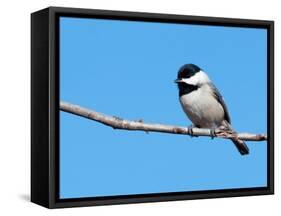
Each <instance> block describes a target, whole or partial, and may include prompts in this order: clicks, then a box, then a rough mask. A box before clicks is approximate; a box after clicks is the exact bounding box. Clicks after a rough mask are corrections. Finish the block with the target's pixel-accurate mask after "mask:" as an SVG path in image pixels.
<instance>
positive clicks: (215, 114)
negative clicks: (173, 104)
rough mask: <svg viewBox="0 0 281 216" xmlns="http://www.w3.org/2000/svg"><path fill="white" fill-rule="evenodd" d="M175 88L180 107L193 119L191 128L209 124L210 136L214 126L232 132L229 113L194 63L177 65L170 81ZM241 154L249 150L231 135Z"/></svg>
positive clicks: (215, 90)
mask: <svg viewBox="0 0 281 216" xmlns="http://www.w3.org/2000/svg"><path fill="white" fill-rule="evenodd" d="M174 82H175V83H176V84H177V86H178V90H179V101H180V104H181V106H182V108H183V111H184V112H185V114H186V115H187V117H188V118H189V119H190V120H191V122H192V123H193V125H192V126H189V128H188V129H189V131H190V132H191V134H192V128H193V127H197V128H209V129H211V137H212V138H214V136H215V130H216V129H217V128H223V129H225V130H228V131H231V132H233V133H236V132H235V131H234V129H233V128H232V126H231V119H230V115H229V112H228V109H227V106H226V103H225V102H224V99H223V97H222V95H221V94H220V92H219V90H218V89H217V88H216V86H215V85H214V84H213V82H212V81H211V80H210V78H209V77H208V75H207V74H206V73H205V72H204V71H203V70H202V69H201V68H200V67H199V66H197V65H195V64H185V65H183V66H182V67H180V69H179V71H178V75H177V79H176V80H175V81H174ZM231 141H232V142H233V143H234V145H235V146H236V148H237V149H238V151H239V152H240V154H241V155H247V154H249V148H248V147H247V145H246V143H245V142H244V141H243V140H240V139H238V138H234V137H233V138H231Z"/></svg>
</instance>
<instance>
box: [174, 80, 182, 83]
mask: <svg viewBox="0 0 281 216" xmlns="http://www.w3.org/2000/svg"><path fill="white" fill-rule="evenodd" d="M174 82H175V83H181V82H183V81H182V80H181V79H176V80H175V81H174Z"/></svg>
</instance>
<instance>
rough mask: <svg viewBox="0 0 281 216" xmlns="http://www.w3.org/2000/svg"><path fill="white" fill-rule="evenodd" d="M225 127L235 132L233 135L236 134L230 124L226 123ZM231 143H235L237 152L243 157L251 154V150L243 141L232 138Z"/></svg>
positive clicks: (224, 123)
mask: <svg viewBox="0 0 281 216" xmlns="http://www.w3.org/2000/svg"><path fill="white" fill-rule="evenodd" d="M223 125H224V126H225V127H226V128H228V129H229V130H231V131H233V133H236V132H235V130H233V128H232V127H231V125H230V123H229V122H227V121H224V122H223ZM231 141H232V142H233V143H234V145H235V146H236V148H237V150H238V151H239V152H240V154H241V155H247V154H249V148H248V146H247V145H246V143H245V142H244V141H243V140H240V139H238V138H235V137H234V138H231Z"/></svg>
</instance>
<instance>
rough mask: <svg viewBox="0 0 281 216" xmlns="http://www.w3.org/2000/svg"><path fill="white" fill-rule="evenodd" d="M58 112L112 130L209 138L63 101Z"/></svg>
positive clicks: (248, 137) (223, 134)
mask: <svg viewBox="0 0 281 216" xmlns="http://www.w3.org/2000/svg"><path fill="white" fill-rule="evenodd" d="M60 110H62V111H65V112H68V113H71V114H74V115H78V116H81V117H84V118H88V119H91V120H94V121H97V122H100V123H102V124H104V125H107V126H110V127H112V128H114V129H121V130H138V131H145V132H161V133H171V134H184V135H190V136H209V137H210V136H211V130H210V129H207V128H193V129H192V134H191V132H190V131H189V130H188V128H186V127H180V126H174V125H163V124H151V123H144V122H143V121H142V120H138V121H129V120H125V119H122V118H119V117H115V116H108V115H105V114H103V113H99V112H96V111H94V110H89V109H86V108H84V107H80V106H78V105H75V104H71V103H67V102H63V101H61V102H60ZM215 137H219V138H225V139H230V138H233V137H235V138H238V139H240V140H245V141H263V140H267V135H266V134H250V133H239V134H236V133H233V132H232V131H225V130H221V129H216V130H215Z"/></svg>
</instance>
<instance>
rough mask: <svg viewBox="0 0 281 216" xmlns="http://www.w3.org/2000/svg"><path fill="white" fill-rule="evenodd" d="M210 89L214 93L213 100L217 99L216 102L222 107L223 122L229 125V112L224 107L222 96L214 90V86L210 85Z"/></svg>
mask: <svg viewBox="0 0 281 216" xmlns="http://www.w3.org/2000/svg"><path fill="white" fill-rule="evenodd" d="M210 86H211V88H212V89H213V92H214V96H215V98H216V99H217V101H218V102H219V103H220V104H221V105H222V107H223V110H224V118H225V120H226V121H227V122H228V123H229V124H231V120H230V116H229V112H228V109H227V107H226V104H225V102H224V100H223V97H222V95H221V94H220V92H219V90H218V89H217V88H216V86H215V85H214V84H210Z"/></svg>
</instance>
